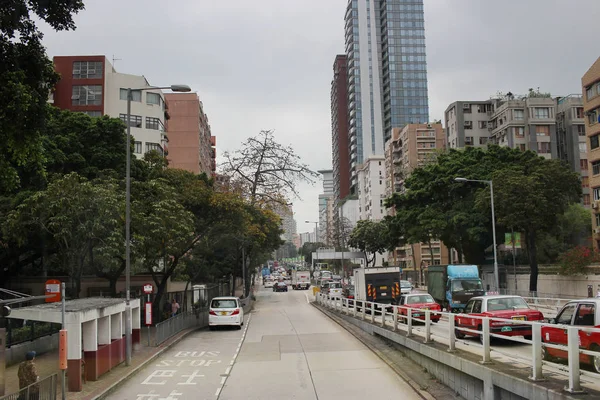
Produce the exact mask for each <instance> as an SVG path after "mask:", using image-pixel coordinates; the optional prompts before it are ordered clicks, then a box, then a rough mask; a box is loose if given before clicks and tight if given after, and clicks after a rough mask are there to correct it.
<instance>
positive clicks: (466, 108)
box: [463, 103, 471, 113]
mask: <svg viewBox="0 0 600 400" xmlns="http://www.w3.org/2000/svg"><path fill="white" fill-rule="evenodd" d="M463 112H464V113H471V105H470V104H467V103H465V104H463Z"/></svg>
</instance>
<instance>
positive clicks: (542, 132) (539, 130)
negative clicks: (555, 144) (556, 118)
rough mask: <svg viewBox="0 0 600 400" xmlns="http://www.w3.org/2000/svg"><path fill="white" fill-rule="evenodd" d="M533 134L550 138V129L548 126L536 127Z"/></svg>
mask: <svg viewBox="0 0 600 400" xmlns="http://www.w3.org/2000/svg"><path fill="white" fill-rule="evenodd" d="M535 134H536V136H550V127H549V126H548V125H536V126H535Z"/></svg>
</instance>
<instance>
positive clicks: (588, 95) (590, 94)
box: [585, 86, 594, 101]
mask: <svg viewBox="0 0 600 400" xmlns="http://www.w3.org/2000/svg"><path fill="white" fill-rule="evenodd" d="M585 97H586V98H587V99H588V101H589V100H590V99H591V98H592V97H594V87H593V86H590V87H588V88H586V89H585Z"/></svg>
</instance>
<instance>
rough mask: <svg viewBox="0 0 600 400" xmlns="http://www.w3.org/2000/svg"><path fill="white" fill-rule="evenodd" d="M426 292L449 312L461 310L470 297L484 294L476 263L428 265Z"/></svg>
mask: <svg viewBox="0 0 600 400" xmlns="http://www.w3.org/2000/svg"><path fill="white" fill-rule="evenodd" d="M427 292H429V294H431V295H432V296H433V298H434V299H435V301H437V302H439V303H440V304H441V305H442V306H443V307H444V308H445V309H446V310H448V311H451V312H462V311H463V310H464V308H465V305H466V304H467V302H468V301H469V300H470V299H471V298H472V297H475V296H483V295H485V290H483V284H482V283H481V279H479V270H478V268H477V265H430V266H429V267H428V268H427Z"/></svg>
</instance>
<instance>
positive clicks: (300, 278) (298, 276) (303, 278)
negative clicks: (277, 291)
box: [292, 270, 310, 290]
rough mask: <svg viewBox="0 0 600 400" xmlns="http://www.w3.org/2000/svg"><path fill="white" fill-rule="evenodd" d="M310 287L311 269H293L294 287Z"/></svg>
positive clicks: (298, 288) (296, 288)
mask: <svg viewBox="0 0 600 400" xmlns="http://www.w3.org/2000/svg"><path fill="white" fill-rule="evenodd" d="M309 287H310V271H296V270H292V289H294V290H300V289H308V288H309Z"/></svg>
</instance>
